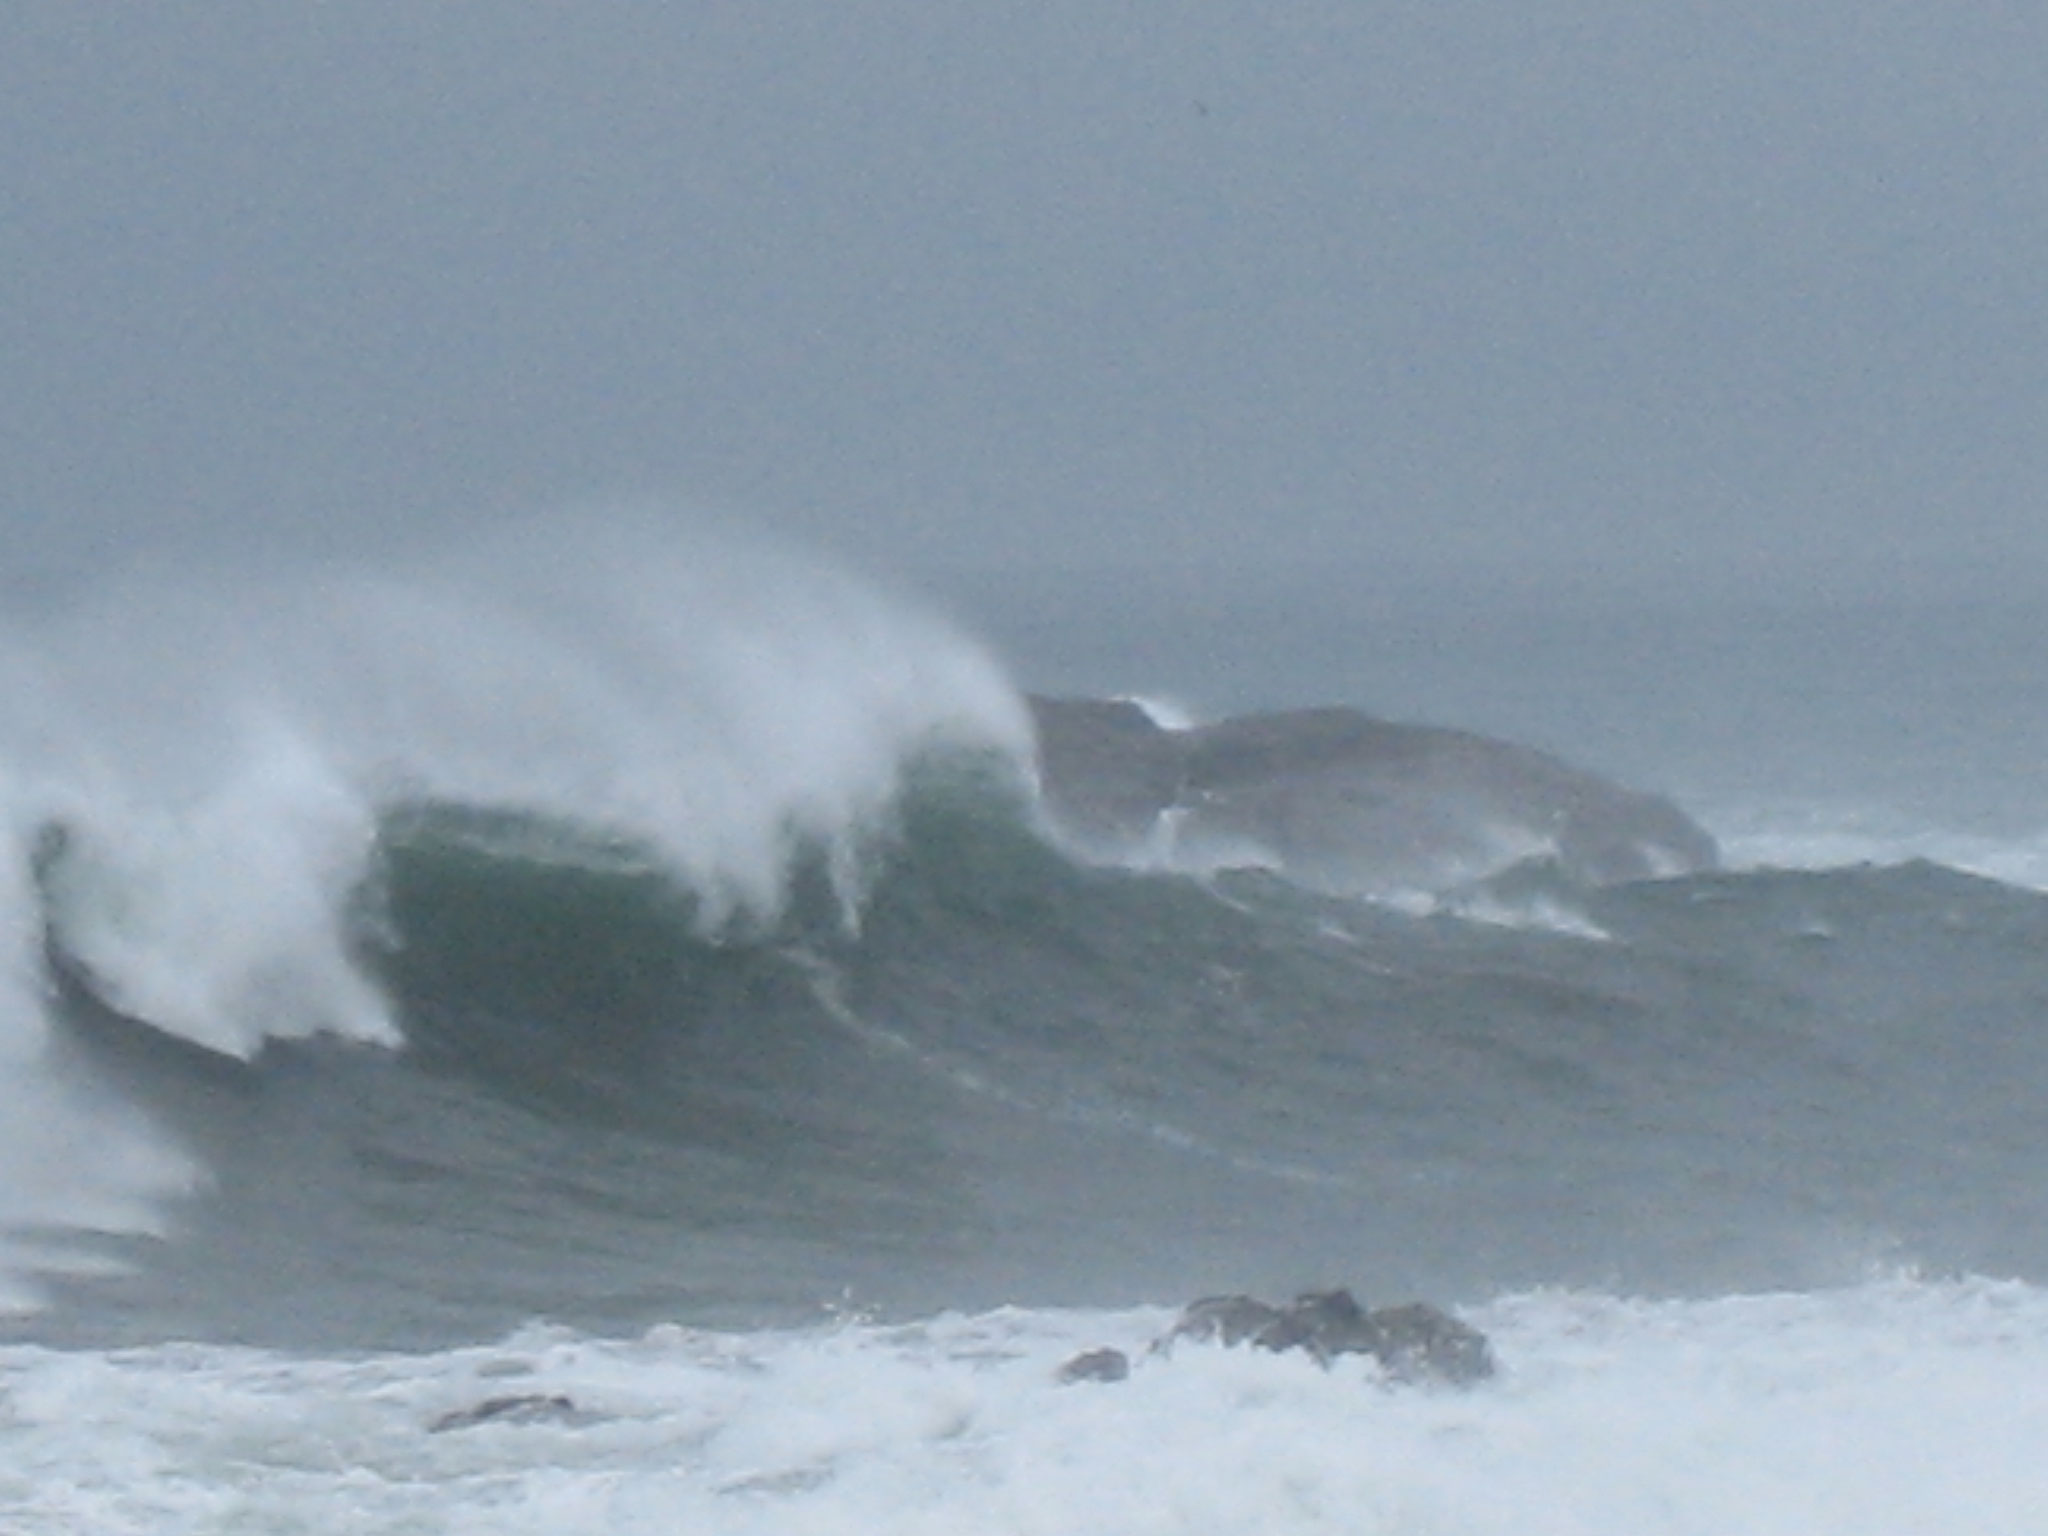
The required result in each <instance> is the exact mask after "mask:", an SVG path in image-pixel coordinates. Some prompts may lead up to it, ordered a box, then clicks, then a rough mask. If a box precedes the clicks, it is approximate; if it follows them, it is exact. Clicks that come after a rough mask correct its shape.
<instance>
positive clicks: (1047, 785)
mask: <svg viewBox="0 0 2048 1536" xmlns="http://www.w3.org/2000/svg"><path fill="white" fill-rule="evenodd" d="M1031 708H1032V715H1033V719H1034V721H1035V723H1036V726H1037V733H1038V763H1039V778H1040V789H1041V793H1042V796H1043V802H1044V805H1045V809H1046V812H1047V814H1048V816H1049V817H1050V818H1051V820H1052V822H1053V824H1054V825H1055V827H1056V828H1057V829H1059V830H1060V831H1061V832H1063V833H1064V834H1065V835H1067V836H1068V837H1069V838H1070V839H1072V840H1073V841H1075V842H1077V843H1079V844H1081V845H1083V846H1084V847H1091V848H1094V849H1096V850H1099V851H1103V852H1107V853H1110V854H1112V855H1118V856H1124V857H1140V858H1149V859H1157V860H1161V861H1166V862H1185V863H1190V864H1196V865H1218V864H1230V863H1240V862H1241V863H1263V864H1270V865H1272V866H1275V867H1277V868H1278V869H1280V870H1281V871H1282V872H1283V873H1285V874H1286V875H1287V876H1288V877H1289V878H1290V879H1294V880H1296V881H1299V882H1300V883H1302V884H1305V885H1309V886H1313V887H1317V888H1321V889H1328V890H1334V891H1340V892H1346V893H1371V892H1374V891H1377V890H1392V889H1405V890H1416V889H1421V890H1442V889H1445V888H1447V887H1448V886H1450V885H1454V884H1460V883H1464V882H1467V881H1471V880H1475V879H1481V878H1484V877H1485V876H1487V875H1491V874H1494V873H1497V872H1498V871H1500V870H1501V869H1504V868H1506V867H1507V866H1509V865H1511V864H1514V863H1517V862H1519V861H1520V860H1522V859H1525V858H1529V857H1532V856H1536V855H1542V856H1545V857H1548V858H1552V859H1555V860H1556V861H1557V862H1558V863H1559V864H1560V865H1561V866H1562V867H1563V868H1564V870H1565V871H1566V872H1567V873H1568V874H1569V875H1571V876H1572V877H1573V878H1576V879H1580V880H1583V881H1585V882H1587V883H1592V884H1605V883H1612V882H1615V881H1622V880H1636V879H1643V878H1646V877H1650V876H1655V875H1670V874H1680V873H1685V872H1689V871H1692V870H1697V869H1708V868H1712V867H1713V866H1714V865H1715V863H1716V862H1717V859H1718V851H1717V850H1716V848H1715V845H1714V840H1713V838H1712V837H1710V836H1709V835H1708V834H1707V833H1706V832H1705V831H1704V830H1703V829H1702V828H1701V827H1699V826H1698V824H1696V823H1695V822H1694V821H1693V820H1692V819H1691V818H1690V817H1688V816H1687V815H1686V814H1685V813H1684V812H1683V811H1681V810H1680V809H1679V808H1678V807H1677V806H1676V805H1674V804H1672V803H1671V802H1670V801H1668V800H1665V799H1662V798H1661V797H1659V796H1656V795H1649V794H1643V793H1640V792H1638V791H1635V790H1632V789H1627V788H1624V787H1623V786H1621V785H1619V784H1615V783H1612V782H1611V781H1609V780H1607V779H1604V778H1601V777H1600V776H1598V775H1596V774H1593V773H1590V772H1588V771H1586V770H1584V769H1582V768H1578V767H1574V766H1573V765H1571V764H1569V763H1566V762H1564V761H1563V760H1561V759H1559V758H1556V757H1552V756H1550V755H1549V754H1547V753H1544V752H1539V751H1537V750H1536V749H1534V748H1532V747H1524V746H1519V745H1516V744H1515V743H1512V742H1506V741H1498V740H1495V739H1493V738H1490V737H1486V736H1478V735H1473V734H1471V733H1469V732H1465V731H1454V730H1446V729H1442V728H1440V727H1435V726H1422V725H1401V724H1396V723H1394V722H1391V721H1386V720H1380V719H1376V718H1374V717H1373V716H1370V715H1366V714H1363V713H1361V712H1359V711H1358V710H1355V709H1342V708H1331V709H1297V710H1286V711H1281V712H1278V713H1272V714H1256V715H1243V716H1239V717H1236V718H1234V719H1228V720H1222V721H1218V722H1216V723H1215V724H1212V725H1202V726H1194V727H1190V728H1188V729H1185V730H1174V729H1168V728H1167V727H1164V726H1162V725H1160V724H1158V723H1157V722H1156V721H1155V720H1154V719H1153V718H1152V717H1151V716H1150V715H1149V714H1147V713H1146V711H1145V710H1144V709H1142V708H1140V707H1139V706H1138V705H1137V704H1134V703H1131V702H1129V701H1125V700H1116V699H1054V698H1033V699H1032V700H1031Z"/></svg>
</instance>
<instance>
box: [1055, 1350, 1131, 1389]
mask: <svg viewBox="0 0 2048 1536" xmlns="http://www.w3.org/2000/svg"><path fill="white" fill-rule="evenodd" d="M1130 1374H1131V1362H1130V1359H1129V1357H1128V1356H1126V1355H1125V1354H1124V1352H1123V1351H1122V1350H1120V1349H1091V1350H1089V1351H1088V1352H1087V1353H1086V1354H1083V1355H1076V1356H1074V1358H1073V1359H1071V1360H1069V1361H1068V1362H1067V1363H1066V1364H1065V1365H1063V1366H1061V1367H1060V1369H1059V1379H1060V1381H1061V1382H1063V1383H1072V1382H1076V1381H1122V1380H1123V1379H1124V1378H1125V1377H1126V1376H1128V1375H1130Z"/></svg>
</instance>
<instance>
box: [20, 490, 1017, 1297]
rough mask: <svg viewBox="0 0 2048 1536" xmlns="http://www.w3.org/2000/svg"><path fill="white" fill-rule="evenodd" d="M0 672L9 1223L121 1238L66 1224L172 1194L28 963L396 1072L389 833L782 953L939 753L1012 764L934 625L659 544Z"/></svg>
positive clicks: (36, 652)
mask: <svg viewBox="0 0 2048 1536" xmlns="http://www.w3.org/2000/svg"><path fill="white" fill-rule="evenodd" d="M0 660H4V662H5V666H4V667H0V686H4V687H5V689H6V694H7V697H6V698H5V699H4V700H0V787H4V789H5V792H6V803H5V806H4V809H5V811H6V812H7V826H6V830H7V831H8V832H9V833H10V839H9V842H8V845H7V847H6V848H5V849H0V857H4V868H0V946H4V949H0V1110H5V1111H6V1112H7V1113H6V1118H5V1124H4V1128H0V1222H9V1223H19V1222H24V1221H27V1222H38V1223H51V1224H55V1225H58V1226H61V1225H63V1224H65V1223H66V1222H67V1221H72V1220H76V1221H90V1222H107V1223H110V1224H112V1225H115V1226H118V1227H120V1228H121V1229H124V1230H132V1229H134V1228H136V1227H137V1226H138V1225H141V1224H142V1223H140V1222H139V1221H138V1220H137V1219H136V1218H135V1217H134V1216H133V1214H132V1213H130V1214H129V1215H128V1216H127V1217H125V1218H123V1219H121V1220H119V1221H115V1220H114V1219H113V1216H112V1215H111V1214H110V1213H109V1212H108V1211H106V1210H104V1209H102V1206H103V1205H104V1202H87V1201H86V1199H85V1192H86V1191H88V1190H93V1189H99V1188H101V1187H102V1186H105V1187H107V1188H109V1189H122V1188H128V1189H134V1190H139V1191H140V1192H142V1193H148V1192H152V1191H154V1190H157V1189H159V1188H161V1187H163V1186H164V1185H165V1184H166V1182H168V1183H169V1184H170V1185H172V1186H176V1185H177V1184H178V1183H179V1181H180V1180H179V1178H176V1177H173V1178H169V1179H168V1180H166V1179H165V1178H159V1177H156V1176H154V1175H152V1176H151V1177H150V1178H147V1179H142V1180H138V1179H137V1178H136V1177H135V1176H134V1169H133V1168H132V1167H130V1166H129V1165H130V1164H132V1163H134V1162H135V1161H136V1160H137V1159H138V1158H140V1160H141V1161H143V1162H144V1163H147V1164H149V1165H150V1166H152V1167H154V1168H160V1167H161V1165H162V1164H163V1161H164V1160H163V1159H162V1158H152V1157H142V1156H141V1154H140V1153H139V1152H138V1151H137V1149H136V1148H134V1147H133V1146H130V1145H128V1142H129V1141H132V1140H133V1139H134V1138H132V1137H123V1136H120V1135H115V1136H111V1137H110V1136H105V1135H102V1134H100V1133H98V1132H97V1131H93V1130H89V1129H88V1126H89V1125H90V1124H96V1121H92V1120H90V1119H89V1117H87V1116H86V1112H85V1110H84V1109H83V1108H82V1106H80V1105H78V1104H69V1103H68V1102H67V1100H66V1098H65V1095H64V1093H63V1092H62V1091H60V1089H59V1088H58V1087H57V1086H56V1085H55V1084H54V1083H53V1082H52V1081H51V1080H50V1079H49V1076H48V1070H47V1065H46V1063H45V1062H44V1060H43V1057H44V1054H45V1050H46V1046H47V1043H48V1023H47V1019H46V1016H45V1014H46V1007H47V1001H48V1000H47V997H46V993H47V992H48V990H49V986H50V977H49V976H48V975H47V974H46V972H45V969H44V960H45V947H46V944H47V946H48V948H49V951H50V953H51V955H53V956H54V957H55V960H56V962H57V963H58V965H59V966H60V967H61V968H62V970H63V971H64V973H65V975H66V976H67V977H68V978H69V981H70V983H71V984H73V985H76V986H79V987H82V988H84V989H85V990H86V991H88V992H89V993H90V994H91V995H92V996H93V998H94V999H96V1001H97V1004H103V1005H105V1006H106V1007H108V1008H111V1009H112V1010H114V1011H115V1012H117V1013H119V1014H122V1015H125V1016H128V1017H131V1018H133V1019H137V1020H140V1021H143V1022H144V1023H146V1024H147V1025H149V1026H151V1027H152V1028H154V1029H156V1030H159V1031H162V1032H164V1033H165V1034H166V1035H169V1036H172V1037H176V1038H178V1039H182V1040H184V1041H187V1042H190V1043H191V1044H193V1045H196V1046H199V1047H202V1048H203V1049H205V1050H207V1051H210V1052H216V1053H219V1054H221V1055H223V1056H228V1057H239V1058H243V1059H249V1058H252V1057H254V1056H255V1055H256V1054H257V1053H258V1052H260V1051H261V1050H262V1049H263V1047H264V1045H265V1043H266V1042H269V1041H274V1040H280V1039H290V1038H297V1037H305V1036H311V1035H316V1034H320V1035H332V1036H337V1037H340V1038H343V1039H347V1040H353V1041H358V1042H363V1043H366V1044H371V1045H376V1046H391V1045H395V1044H397V1043H398V1042H399V1041H400V1040H401V1038H402V1029H401V1024H400V1021H399V1020H398V1019H397V1018H395V1017H394V1015H393V1012H392V1009H391V1006H390V1002H389V999H388V998H387V997H386V996H385V995H384V993H383V991H382V989H381V988H380V987H379V985H378V984H377V982H376V979H375V977H374V976H373V975H372V974H370V973H369V972H368V971H366V969H365V967H364V966H363V964H362V963H361V958H362V957H361V948H362V943H363V939H364V935H363V933H362V931H361V929H362V924H363V923H364V922H365V921H368V920H373V919H374V911H373V910H372V909H371V908H370V907H366V905H365V903H364V895H365V884H366V881H367V880H368V879H369V878H370V876H371V874H372V873H373V864H374V860H375V857H376V851H377V848H378V845H379V837H380V829H381V827H382V826H383V825H384V824H385V823H386V822H387V821H388V820H389V818H390V817H391V816H392V815H393V814H395V813H398V812H402V811H404V810H406V809H407V808H409V807H415V806H419V805H433V804H446V805H451V806H459V807H465V808H469V809H472V810H474V809H478V808H492V807H497V808H502V809H505V810H508V811H516V812H520V813H525V814H531V815H535V816H540V817H546V818H552V819H555V820H557V821H559V822H560V823H562V824H564V825H566V826H569V827H572V828H581V829H582V834H581V835H582V836H583V837H584V838H585V840H586V842H587V843H589V844H590V845H592V846H596V845H598V844H604V843H610V844H614V845H621V846H630V847H632V848H633V849H635V850H637V852H638V856H639V857H642V858H644V859H647V860H649V861H652V862H653V863H655V864H657V865H659V866H660V867H662V868H663V869H665V870H666V871H667V872H668V874H669V876H670V877H671V878H673V879H674V880H675V881H677V882H678V883H679V885H681V886H682V887H684V888H685V889H687V890H688V891H689V892H690V893H691V895H692V899H693V903H694V910H695V911H696V913H697V914H698V919H699V922H700V924H701V926H702V928H703V929H704V931H706V932H716V931H717V930H718V929H719V928H720V927H722V926H723V925H725V924H727V923H729V922H731V921H734V920H736V919H741V918H744V919H747V920H749V921H768V922H772V921H773V919H774V916H775V914H776V912H777V911H778V910H779V908H780V907H781V905H782V903H783V902H784V901H785V900H786V898H787V897H788V894H789V882H790V880H791V878H792V870H793V869H794V868H795V867H796V865H797V862H798V859H799V856H804V857H810V856H813V855H815V856H816V857H817V858H818V860H819V861H820V862H821V867H822V868H823V869H824V870H825V871H826V872H827V876H828V879H829V881H830V883H831V886H832V889H833V891H834V893H835V896H836V899H837V900H838V901H839V902H840V903H841V905H842V908H843V909H844V911H845V912H846V913H847V914H848V916H849V918H851V917H852V916H853V915H854V914H856V913H857V910H858V904H859V901H860V899H861V894H862V892H861V883H862V879H863V878H864V877H863V870H864V868H865V856H864V850H865V849H866V848H867V847H868V846H869V845H870V844H871V843H872V842H873V840H874V839H875V838H877V837H878V836H882V835H885V834H886V831H887V828H888V822H889V817H890V814H891V807H892V804H893V801H894V798H895V796H896V794H897V793H898V790H899V788H900V785H901V781H902V775H903V773H904V770H905V768H906V766H907V764H908V763H909V762H910V761H911V760H913V759H914V758H916V757H917V756H918V755H919V754H920V753H922V752H924V751H925V750H926V749H928V748H931V747H933V746H935V745H947V744H958V745H963V746H968V747H972V748H975V749H977V750H988V751H991V752H993V753H994V754H996V755H997V756H999V757H1001V758H1002V759H1004V760H1006V761H1009V762H1012V763H1015V764H1017V765H1018V770H1017V771H1019V772H1020V773H1021V772H1022V771H1023V769H1022V764H1023V762H1024V760H1025V758H1026V757H1027V756H1028V740H1029V735H1028V724H1027V723H1026V720H1025V717H1024V714H1023V711H1022V707H1021V704H1020V703H1019V701H1018V700H1017V698H1016V696H1015V695H1014V693H1013V692H1012V691H1011V689H1010V687H1009V685H1008V684H1007V683H1006V682H1005V680H1004V679H1003V677H1002V675H1001V673H1000V671H999V669H998V668H997V667H996V665H995V664H994V663H993V662H992V661H991V660H990V659H989V658H988V657H987V656H986V655H985V654H984V653H983V652H981V651H980V650H979V649H978V648H977V647H976V646H974V645H973V644H972V643H970V642H969V641H967V640H965V639H964V638H962V637H960V636H958V635H955V634H954V633H952V632H951V631H950V630H949V629H948V628H947V627H946V626H945V625H943V624H942V623H940V622H938V621H936V620H934V619H932V618H930V617H928V616H926V615H924V614H922V613H920V612H918V611H916V609H915V608H914V607H913V606H911V605H909V604H907V603H904V602H902V601H900V600H898V599H895V598H893V597H891V596H888V595H885V594H883V593H882V592H880V591H879V590H877V589H874V588H872V587H870V586H868V585H866V584H864V583H862V582H861V581H859V580H856V579H855V578H853V577H851V576H848V575H846V574H843V573H841V572H839V571H836V570H833V569H829V568H827V567H825V566H823V565H821V564H819V563H817V562H815V561H811V560H808V559H805V558H801V557H799V556H797V555H795V554H793V553H792V552H790V551H787V550H785V549H782V548H780V547H779V546H774V545H772V544H769V543H767V542H765V541H761V540H756V539H751V538H746V537H742V536H739V535H737V534H734V533H732V532H730V531H724V532H713V531H708V530H706V529H703V528H692V527H688V526H685V525H679V524H664V523H662V522H660V521H657V520H656V519H654V518H653V517H652V516H647V517H625V518H615V519H612V520H609V521H607V522H606V523H605V524H604V525H603V526H596V525H586V524H580V523H577V522H573V521H560V522H554V523H549V524H545V525H542V524H530V525H523V526H521V527H519V528H516V529H514V530H511V531H509V532H508V533H506V534H505V535H503V536H501V537H499V538H497V539H495V540H492V541H489V542H488V543H486V544H483V545H480V546H478V547H475V548H471V549H468V550H463V551H444V552H442V553H441V554H440V555H439V556H434V557H422V558H416V559H414V560H412V561H411V562H409V563H406V564H403V565H400V564H391V563H387V564H385V565H383V566H377V565H372V564H367V563H363V564H355V565H349V566H334V567H319V568H305V569H300V570H296V571H285V572H278V571H266V572H263V573H261V579H257V573H253V572H239V571H236V570H233V569H222V568H210V569H203V570H202V569H197V568H190V567H174V566H166V565H152V566H148V567H144V568H138V569H137V570H134V571H131V572H130V573H128V574H127V575H125V576H123V577H122V578H120V579H117V580H112V581H109V582H108V583H106V584H105V585H103V586H102V587H100V588H99V589H97V590H96V591H93V592H91V593H88V594H86V595H85V596H84V597H83V598H82V599H81V600H80V601H79V602H78V603H77V604H76V605H75V606H73V607H71V608H69V609H67V610H64V611H61V612H58V613H56V614H54V615H51V616H46V617H44V618H42V619H41V620H39V621H37V622H34V623H22V624H18V625H16V626H15V627H14V628H13V630H12V632H11V633H8V634H6V635H5V636H0ZM128 1118H131V1119H133V1118H134V1117H132V1116H131V1117H128ZM137 1123H138V1124H139V1123H140V1122H139V1121H138V1122H137ZM171 1161H172V1162H175V1159H171ZM88 1204H90V1205H91V1207H92V1208H91V1209H88ZM0 1258H4V1255H0Z"/></svg>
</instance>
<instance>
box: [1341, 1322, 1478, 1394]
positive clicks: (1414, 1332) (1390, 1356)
mask: <svg viewBox="0 0 2048 1536" xmlns="http://www.w3.org/2000/svg"><path fill="white" fill-rule="evenodd" d="M1368 1316H1369V1317H1370V1319H1371V1321H1372V1323H1373V1325H1374V1326H1375V1327H1376V1328H1377V1329H1378V1330H1379V1335H1380V1339H1379V1344H1378V1346H1377V1347H1376V1348H1375V1349H1374V1350H1373V1353H1374V1354H1375V1355H1377V1356H1379V1360H1380V1364H1381V1365H1383V1366H1385V1367H1386V1369H1387V1374H1388V1375H1389V1376H1392V1377H1395V1378H1396V1379H1398V1380H1401V1381H1444V1382H1449V1383H1451V1384H1452V1385H1453V1386H1466V1385H1469V1384H1470V1383H1472V1382H1475V1381H1484V1380H1485V1379H1486V1378H1487V1377H1489V1376H1491V1375H1492V1374H1493V1372H1494V1364H1493V1346H1492V1345H1490V1344H1489V1343H1488V1342H1487V1340H1486V1335H1485V1334H1483V1333H1481V1332H1480V1331H1479V1330H1478V1329H1477V1328H1474V1327H1472V1326H1471V1324H1469V1323H1461V1322H1459V1321H1458V1319H1456V1318H1455V1317H1452V1316H1450V1315H1449V1314H1448V1313H1445V1312H1440V1311H1438V1310H1437V1309H1436V1308H1435V1307H1432V1306H1430V1305H1429V1304H1428V1303H1427V1302H1421V1301H1414V1302H1410V1303H1408V1305H1406V1306H1402V1307H1381V1308H1380V1309H1378V1310H1377V1311H1375V1312H1372V1313H1370V1314H1368Z"/></svg>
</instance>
